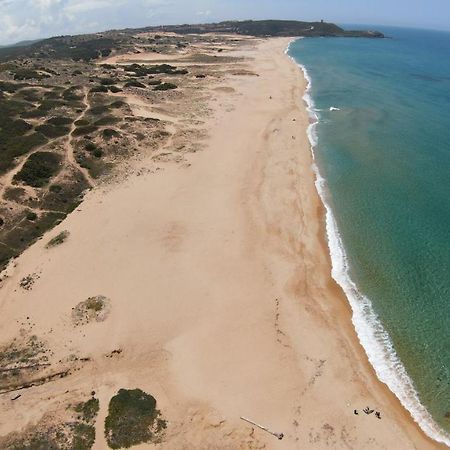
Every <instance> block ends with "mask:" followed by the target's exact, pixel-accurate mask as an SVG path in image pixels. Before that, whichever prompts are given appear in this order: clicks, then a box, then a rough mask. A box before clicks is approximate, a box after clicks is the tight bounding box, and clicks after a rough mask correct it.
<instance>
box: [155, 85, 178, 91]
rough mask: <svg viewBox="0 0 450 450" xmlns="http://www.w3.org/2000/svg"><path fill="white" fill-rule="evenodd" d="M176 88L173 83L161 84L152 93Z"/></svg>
mask: <svg viewBox="0 0 450 450" xmlns="http://www.w3.org/2000/svg"><path fill="white" fill-rule="evenodd" d="M177 87H178V86H177V85H176V84H173V83H161V84H159V85H158V86H155V88H154V89H153V90H154V91H169V90H172V89H176V88H177Z"/></svg>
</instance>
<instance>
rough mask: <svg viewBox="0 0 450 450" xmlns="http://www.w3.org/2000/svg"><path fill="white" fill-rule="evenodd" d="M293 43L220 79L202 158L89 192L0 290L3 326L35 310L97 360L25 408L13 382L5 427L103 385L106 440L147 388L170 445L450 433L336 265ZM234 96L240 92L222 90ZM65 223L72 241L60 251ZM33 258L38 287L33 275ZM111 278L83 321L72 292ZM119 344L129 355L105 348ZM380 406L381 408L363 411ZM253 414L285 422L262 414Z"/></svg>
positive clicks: (94, 288)
mask: <svg viewBox="0 0 450 450" xmlns="http://www.w3.org/2000/svg"><path fill="white" fill-rule="evenodd" d="M287 43H288V41H287V40H286V39H272V40H268V41H264V42H262V43H261V44H260V45H258V47H257V48H256V49H250V50H246V54H247V55H248V56H251V57H252V58H254V61H252V63H251V64H252V70H254V71H255V72H257V73H258V74H259V76H258V77H248V76H235V77H230V78H229V79H228V80H227V84H228V85H229V86H230V87H232V88H233V89H234V90H235V93H234V94H230V93H219V92H217V91H216V92H215V93H214V97H213V100H215V101H214V102H212V103H213V106H212V107H213V110H214V114H212V115H211V117H210V118H209V120H208V123H207V128H208V130H209V134H210V137H209V139H208V142H207V148H206V150H205V151H204V152H199V153H196V154H193V155H190V156H189V162H190V163H191V165H190V166H189V168H186V166H181V165H174V164H169V165H167V166H165V167H164V170H161V171H158V172H157V173H155V174H147V175H145V174H144V175H142V176H139V177H131V178H129V179H128V180H127V181H126V182H124V183H123V184H122V185H119V186H115V187H113V188H110V189H108V190H107V191H103V190H101V189H99V188H97V189H95V190H93V191H91V192H90V193H89V194H88V195H87V196H86V199H85V201H84V203H83V205H82V207H81V210H79V211H76V212H74V213H73V214H71V215H70V216H69V217H68V218H67V219H66V220H65V221H64V223H63V224H62V225H60V226H58V227H57V228H56V229H55V230H53V231H52V232H50V233H49V234H48V236H46V238H45V239H44V240H43V241H42V242H38V243H37V244H36V245H34V246H33V247H32V248H30V249H29V250H27V251H26V252H25V253H24V254H23V255H22V256H21V257H20V258H19V259H18V260H17V267H16V268H15V270H14V271H13V273H12V274H11V276H10V278H9V279H8V280H6V281H5V283H4V285H3V286H2V288H1V290H0V308H1V310H2V313H3V316H2V332H1V337H2V340H5V341H6V340H8V339H9V338H12V337H13V336H15V334H16V333H17V323H16V320H17V319H23V318H24V317H25V316H30V318H31V320H32V321H33V323H34V324H35V325H34V328H33V332H35V333H36V334H39V335H41V336H44V337H45V339H46V340H47V341H48V342H49V343H50V345H51V348H52V349H53V351H54V352H55V357H54V359H55V360H58V358H63V357H64V356H65V355H67V354H68V353H74V354H77V355H79V356H83V357H86V356H89V358H91V361H90V363H89V364H87V365H86V366H85V367H84V368H83V369H82V370H80V371H78V372H76V373H74V374H73V375H71V376H69V377H67V378H65V379H64V380H60V381H57V382H54V383H52V384H51V385H50V384H48V385H44V386H41V387H37V388H33V389H30V390H28V391H26V392H23V397H22V398H21V399H20V402H15V403H14V404H13V406H12V407H11V402H10V401H9V400H8V399H6V398H4V397H3V398H2V397H0V402H1V404H0V406H1V408H0V411H2V412H0V435H2V434H6V433H7V432H10V431H12V430H18V429H21V428H22V427H23V426H25V425H26V424H27V423H29V422H30V421H31V422H33V421H36V420H37V419H38V418H39V417H40V414H41V413H42V411H43V410H45V408H48V407H49V406H48V404H49V402H50V400H46V399H47V398H49V399H50V398H52V399H53V400H52V401H56V400H55V398H58V399H59V398H62V397H58V396H63V393H64V392H66V391H67V390H69V391H70V393H76V392H80V391H83V392H90V391H91V390H95V391H96V392H97V395H98V396H99V398H100V405H101V411H100V419H99V421H98V422H97V440H96V443H95V445H94V448H95V449H97V450H99V449H105V448H107V447H106V443H105V440H104V437H103V434H102V420H103V419H104V417H105V415H106V409H107V404H108V401H109V399H110V397H111V396H112V395H113V394H114V393H115V392H117V390H118V389H119V388H122V387H125V388H135V387H139V388H141V389H143V390H145V391H147V392H149V393H151V394H152V395H154V396H155V397H156V398H157V400H158V405H159V408H160V409H161V411H162V412H163V415H164V417H165V418H166V419H167V420H168V421H169V427H168V430H167V436H166V440H165V442H164V443H163V444H161V445H160V446H159V448H164V449H177V450H179V449H192V448H198V449H241V448H242V449H247V448H248V449H251V448H267V449H271V448H283V449H299V448H307V449H325V448H334V449H379V448H388V449H394V448H398V449H429V448H438V446H437V445H435V444H434V443H432V442H430V441H429V440H428V439H426V438H425V437H424V436H423V434H422V433H421V432H420V431H419V430H418V428H417V427H416V425H415V424H413V423H412V421H411V419H410V418H409V417H408V415H407V413H406V412H405V411H404V410H403V409H402V408H401V407H400V405H399V403H398V401H397V400H396V399H395V398H394V397H393V395H391V394H390V393H389V392H388V391H387V390H386V388H385V386H384V385H381V383H379V382H378V381H377V380H376V378H375V377H374V374H373V371H372V369H371V368H370V367H369V365H368V363H367V360H366V358H365V355H364V354H363V352H362V349H361V347H360V345H359V343H358V342H357V341H356V338H355V333H354V330H353V329H352V327H351V322H350V313H349V310H348V307H347V304H346V301H345V299H344V298H343V296H342V293H341V292H340V290H339V289H338V288H337V287H336V285H335V284H334V283H333V282H332V280H331V279H330V261H329V257H328V253H327V249H326V245H325V243H324V240H323V236H324V230H323V208H322V206H321V204H320V201H319V198H318V195H317V192H316V190H315V187H314V176H313V172H312V170H311V156H310V151H309V143H308V140H307V137H306V127H307V124H308V116H307V113H306V110H305V108H304V105H303V104H302V102H301V97H302V94H303V90H304V88H305V80H304V79H303V77H302V74H301V72H300V70H299V69H298V68H297V67H296V66H295V65H294V64H293V63H292V62H291V61H290V60H289V59H288V58H287V57H286V56H285V55H284V53H283V50H284V48H285V47H286V45H287ZM230 95H231V97H230ZM230 99H231V101H232V104H233V108H222V107H220V105H221V104H222V103H226V101H229V100H230ZM149 164H150V163H149ZM62 229H67V230H69V231H70V233H71V234H70V237H69V239H68V241H67V242H66V243H64V244H63V245H61V246H59V247H57V248H54V249H52V250H50V251H49V250H46V249H45V243H46V241H47V240H48V239H49V238H50V237H52V236H54V235H56V234H57V233H58V232H60V231H61V230H62ZM33 272H39V273H40V278H39V280H38V281H37V282H36V283H35V285H34V287H33V289H32V290H31V291H27V292H25V291H23V290H20V289H19V288H18V287H17V285H18V282H19V280H20V279H21V278H22V277H23V276H25V275H26V274H29V273H33ZM99 294H101V295H105V296H106V297H108V298H110V299H111V303H112V311H111V315H110V316H109V317H108V319H107V320H106V321H105V322H102V323H94V324H89V325H87V326H85V327H84V328H82V329H80V328H73V327H72V326H71V322H70V312H71V308H72V307H73V306H75V305H76V304H77V303H78V302H79V301H81V300H84V299H86V298H88V297H90V296H93V295H99ZM119 348H120V349H121V350H122V353H121V355H120V357H119V358H110V359H108V358H105V355H107V354H109V353H110V352H111V351H113V350H115V349H119ZM58 401H59V400H58ZM61 401H62V400H61ZM36 405H39V407H37V406H36ZM366 405H370V406H371V407H374V408H376V409H377V410H380V411H381V413H382V420H377V419H376V418H375V417H374V416H373V415H372V416H366V415H364V414H360V415H359V416H355V415H354V414H353V410H354V409H355V408H357V409H360V410H361V409H362V408H363V407H365V406H366ZM6 406H7V407H8V408H10V409H9V412H8V413H7V417H6V416H5V411H7V409H6ZM242 415H243V416H246V417H249V418H250V419H252V420H255V421H256V422H258V423H262V424H264V425H267V426H269V427H270V428H271V429H273V430H274V431H279V432H283V433H284V434H285V437H284V439H283V440H282V441H278V440H277V439H276V438H275V437H273V436H271V435H268V434H267V433H264V432H263V431H261V430H252V428H251V426H249V425H248V424H246V423H244V422H242V421H241V420H240V419H239V417H240V416H242ZM136 448H142V449H144V448H145V449H146V448H148V449H150V448H155V447H153V446H150V445H142V446H139V447H136Z"/></svg>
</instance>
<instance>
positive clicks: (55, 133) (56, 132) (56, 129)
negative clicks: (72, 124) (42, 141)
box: [36, 124, 70, 138]
mask: <svg viewBox="0 0 450 450" xmlns="http://www.w3.org/2000/svg"><path fill="white" fill-rule="evenodd" d="M36 131H39V132H40V133H42V134H43V135H44V136H47V137H48V138H57V137H61V136H66V135H67V134H69V133H70V129H69V128H67V127H62V126H55V125H48V124H45V125H39V126H38V127H36Z"/></svg>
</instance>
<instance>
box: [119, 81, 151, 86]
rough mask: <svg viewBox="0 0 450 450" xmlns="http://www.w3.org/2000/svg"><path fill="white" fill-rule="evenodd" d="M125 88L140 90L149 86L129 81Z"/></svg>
mask: <svg viewBox="0 0 450 450" xmlns="http://www.w3.org/2000/svg"><path fill="white" fill-rule="evenodd" d="M124 87H138V88H145V87H147V86H145V84H142V83H141V82H139V81H135V80H131V81H127V82H126V83H125V85H124Z"/></svg>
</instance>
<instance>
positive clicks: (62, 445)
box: [0, 397, 99, 450]
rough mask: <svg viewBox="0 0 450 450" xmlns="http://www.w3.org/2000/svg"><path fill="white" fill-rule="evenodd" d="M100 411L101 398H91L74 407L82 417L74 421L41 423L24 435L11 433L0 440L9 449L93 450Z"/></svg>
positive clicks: (1, 444) (3, 446) (2, 445)
mask: <svg viewBox="0 0 450 450" xmlns="http://www.w3.org/2000/svg"><path fill="white" fill-rule="evenodd" d="M98 410H99V401H98V399H96V398H94V397H92V398H91V399H90V400H88V401H87V402H85V403H79V404H77V405H76V406H75V408H74V412H75V413H78V414H81V415H80V416H79V417H78V418H77V419H76V420H75V421H74V420H71V421H67V422H63V423H58V424H54V425H50V426H49V425H48V423H46V422H45V420H43V421H42V422H41V423H38V424H37V425H35V426H33V427H31V428H28V429H27V430H26V431H25V432H22V433H21V434H17V433H12V434H11V435H9V436H6V438H4V439H2V440H1V441H0V446H1V447H2V448H8V449H9V450H90V449H91V448H92V446H93V445H94V442H95V421H96V419H97V414H98Z"/></svg>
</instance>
